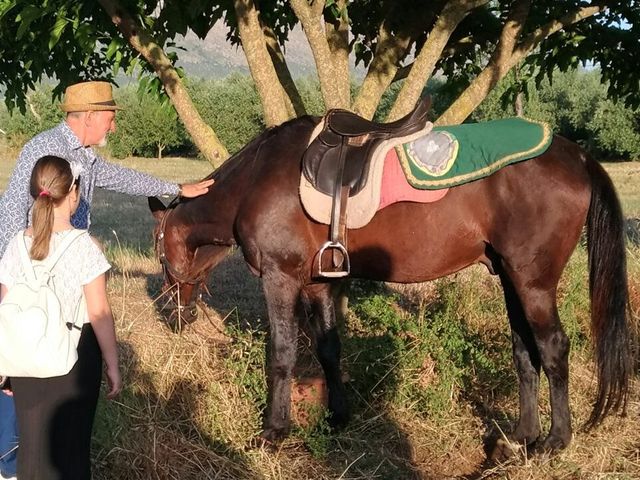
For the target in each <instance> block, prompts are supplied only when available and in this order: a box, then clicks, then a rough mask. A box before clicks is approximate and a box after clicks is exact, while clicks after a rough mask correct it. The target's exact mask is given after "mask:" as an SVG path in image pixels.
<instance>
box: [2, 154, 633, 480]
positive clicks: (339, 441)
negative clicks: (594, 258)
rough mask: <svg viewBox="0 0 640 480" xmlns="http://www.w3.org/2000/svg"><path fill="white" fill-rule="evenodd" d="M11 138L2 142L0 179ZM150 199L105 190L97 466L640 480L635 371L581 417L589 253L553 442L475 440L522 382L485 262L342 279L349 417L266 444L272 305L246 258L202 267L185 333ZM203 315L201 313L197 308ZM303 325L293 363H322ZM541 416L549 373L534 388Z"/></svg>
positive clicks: (508, 419)
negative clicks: (597, 408) (405, 281)
mask: <svg viewBox="0 0 640 480" xmlns="http://www.w3.org/2000/svg"><path fill="white" fill-rule="evenodd" d="M14 153H15V152H5V153H4V154H3V153H2V151H1V150H0V161H1V164H0V182H1V184H0V188H4V185H5V183H6V179H7V178H8V174H9V172H10V170H11V167H12V161H11V160H7V159H8V158H14V157H15V155H13V154H14ZM123 163H124V164H126V165H127V166H131V167H133V168H137V169H139V170H142V171H146V172H149V173H152V174H155V175H158V176H160V177H162V178H165V179H169V180H176V181H186V180H191V179H198V178H200V177H203V176H204V175H206V174H207V173H209V170H210V168H209V166H208V164H206V163H204V162H199V161H196V160H185V159H172V158H167V159H163V160H162V161H161V162H158V161H156V160H150V159H130V160H127V161H125V162H123ZM606 168H607V170H608V171H609V173H610V174H611V176H612V178H613V180H614V183H615V184H616V186H617V188H618V191H619V194H620V196H621V199H622V202H623V207H624V210H625V215H626V216H627V217H633V218H639V217H640V187H639V186H638V185H639V181H640V163H638V162H636V163H627V164H610V165H606ZM152 226H153V220H152V218H151V215H150V214H149V212H148V210H147V207H146V199H143V198H131V197H127V196H124V195H120V194H115V193H111V192H98V194H97V195H96V198H95V201H94V214H93V227H92V229H93V233H94V234H95V235H96V236H98V237H99V238H100V239H101V240H102V241H103V242H104V244H105V245H106V248H107V255H108V257H109V260H110V261H111V262H112V264H113V267H114V268H113V275H112V277H111V280H110V284H109V293H110V299H111V302H112V306H113V309H114V313H115V316H116V322H117V330H118V337H119V345H120V351H121V364H122V367H123V371H124V375H125V382H126V386H125V390H124V391H123V393H122V395H121V396H120V398H119V399H118V400H117V401H114V402H107V401H102V400H101V403H100V408H99V414H98V419H97V422H96V428H95V432H94V433H95V435H94V445H93V456H94V478H95V479H96V480H107V479H127V480H129V479H131V480H137V479H140V480H142V479H144V480H147V479H163V480H164V479H180V480H191V479H214V478H215V479H274V480H275V479H344V480H346V479H351V480H355V479H418V478H420V479H442V478H464V479H485V478H494V479H498V478H508V479H612V480H613V479H617V480H622V479H625V480H626V479H628V480H631V479H637V478H640V430H639V429H638V425H640V423H639V421H640V402H639V395H638V384H637V382H636V383H635V385H634V395H633V398H632V402H631V405H630V408H629V412H628V416H627V418H619V417H614V418H609V419H607V420H606V421H605V422H604V424H603V425H602V426H601V427H600V428H598V429H596V430H594V431H591V432H588V433H585V432H582V431H580V429H579V426H580V425H581V423H582V422H584V421H585V420H586V418H587V417H588V414H589V412H590V402H591V401H592V399H593V392H594V379H593V364H592V363H591V361H590V347H589V333H588V331H589V329H588V321H589V316H588V297H587V273H586V272H587V270H586V254H585V251H584V249H583V248H578V249H577V251H576V253H575V254H574V256H573V258H572V260H571V262H570V264H569V266H568V268H567V270H566V273H565V275H564V277H563V281H562V284H561V286H560V292H559V305H560V314H561V317H562V319H563V323H564V324H565V328H566V330H567V333H568V334H569V337H570V339H571V342H572V354H571V386H570V388H571V408H572V414H573V420H574V426H575V427H576V433H575V436H574V439H573V442H572V444H571V445H570V447H569V448H568V449H567V450H566V451H564V452H562V453H561V454H559V455H557V456H555V457H553V458H546V457H542V458H541V457H534V458H527V457H526V456H525V455H516V456H515V457H514V458H513V460H511V461H509V462H507V463H505V464H501V465H493V464H491V463H489V462H487V460H486V452H485V440H486V439H487V438H489V437H491V436H494V435H495V434H496V432H499V431H500V430H505V431H508V429H509V428H511V427H512V426H513V424H514V422H515V420H516V418H517V408H518V400H517V386H516V383H515V372H514V368H513V366H512V361H511V356H510V339H509V331H508V326H507V321H506V316H505V311H504V306H503V302H502V296H501V291H500V286H499V284H498V282H497V281H496V279H495V278H493V277H491V276H489V275H487V274H486V270H485V269H483V268H480V267H473V268H470V269H467V270H465V271H463V272H461V273H459V274H457V275H454V276H452V277H449V278H446V279H441V280H439V281H436V282H431V283H426V284H419V285H410V286H400V285H392V284H388V285H382V284H372V283H368V282H352V284H351V286H350V289H349V297H350V309H349V314H348V316H347V319H346V325H345V326H344V329H343V334H342V336H343V342H344V355H343V356H344V361H343V363H344V367H345V370H346V371H347V372H348V376H349V381H348V383H347V387H348V391H349V396H350V400H351V403H352V406H353V419H352V421H351V422H350V424H349V426H348V427H347V428H346V429H345V430H343V431H340V432H337V433H331V432H329V431H328V429H327V426H326V422H325V421H324V420H323V418H324V417H323V413H322V412H321V411H316V410H312V411H310V412H308V413H309V415H310V416H311V417H313V418H315V419H316V421H315V422H312V423H311V425H310V426H306V427H298V428H296V429H295V431H294V432H293V433H292V435H291V437H290V438H289V439H288V440H287V441H286V442H285V443H284V444H283V445H282V447H281V448H280V449H279V450H278V451H276V452H271V451H267V450H263V449H250V448H248V446H249V443H250V440H251V439H252V438H253V437H254V435H256V434H257V433H258V432H259V430H260V415H261V410H262V409H263V407H264V399H265V391H266V390H265V389H266V386H265V381H264V361H263V357H264V348H265V336H266V326H267V320H266V312H265V307H264V302H263V300H262V293H261V288H260V283H259V281H258V280H257V279H256V278H254V277H253V276H251V274H250V273H249V271H248V269H247V268H246V266H245V265H244V262H243V261H242V258H241V256H240V255H239V254H238V253H237V252H236V253H235V254H233V255H231V256H229V257H228V258H227V259H226V260H225V261H224V262H223V263H222V264H221V265H220V266H219V267H218V268H217V269H216V270H215V272H214V273H213V275H212V277H211V279H210V282H209V286H210V290H211V293H212V297H211V298H210V299H207V307H206V309H205V310H206V312H205V313H206V315H204V316H201V320H200V321H199V322H197V323H195V324H193V325H192V326H190V327H189V328H187V329H186V330H185V331H184V332H183V333H182V334H180V335H178V334H175V333H172V332H171V331H170V330H169V329H168V328H167V327H166V326H165V324H164V323H163V322H162V320H161V316H160V314H159V312H158V308H157V307H158V305H159V304H160V303H162V299H159V298H158V295H159V286H160V282H161V275H160V268H159V265H158V263H157V262H156V261H155V259H154V258H153V255H152V251H151V231H152ZM629 271H630V274H629V277H630V285H631V291H632V298H633V304H632V308H633V310H634V314H635V315H636V317H637V315H638V313H639V309H640V302H639V299H640V249H639V248H638V247H630V248H629ZM207 318H208V319H207ZM310 344H311V342H310V340H309V339H308V338H306V337H305V336H304V335H303V336H302V337H301V339H300V347H299V348H300V353H301V357H302V358H304V359H305V361H304V362H301V367H300V368H301V369H302V368H304V369H306V370H307V371H311V372H313V371H315V366H314V365H315V362H314V358H313V354H312V352H311V348H310ZM541 396H542V398H541V402H542V408H541V413H542V422H543V429H545V430H546V429H548V427H549V417H548V414H549V405H548V394H547V383H546V380H543V382H542V386H541Z"/></svg>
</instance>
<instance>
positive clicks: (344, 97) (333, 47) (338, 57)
mask: <svg viewBox="0 0 640 480" xmlns="http://www.w3.org/2000/svg"><path fill="white" fill-rule="evenodd" d="M337 5H338V9H339V10H340V12H341V15H340V17H339V18H337V19H336V20H335V22H333V23H326V22H325V32H326V35H327V43H328V45H329V50H330V51H331V59H332V60H333V78H334V82H335V83H336V95H337V96H338V103H339V104H340V105H342V108H347V109H350V108H351V78H350V75H349V21H348V16H347V2H346V0H338V1H337Z"/></svg>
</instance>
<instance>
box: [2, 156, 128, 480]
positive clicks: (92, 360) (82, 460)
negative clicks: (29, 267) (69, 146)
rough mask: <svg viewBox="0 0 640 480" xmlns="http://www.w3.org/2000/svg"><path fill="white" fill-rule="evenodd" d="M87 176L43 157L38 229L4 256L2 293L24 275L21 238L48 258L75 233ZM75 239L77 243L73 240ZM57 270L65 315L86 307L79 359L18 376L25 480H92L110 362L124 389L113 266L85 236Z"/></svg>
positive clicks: (111, 381)
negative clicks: (60, 371)
mask: <svg viewBox="0 0 640 480" xmlns="http://www.w3.org/2000/svg"><path fill="white" fill-rule="evenodd" d="M79 182H80V177H79V175H78V172H74V170H73V169H72V167H71V165H70V163H69V162H68V161H67V160H65V159H63V158H59V157H55V156H46V157H42V158H40V159H39V160H38V161H37V162H36V164H35V166H34V168H33V171H32V173H31V179H30V184H29V185H30V194H31V197H32V198H33V209H32V211H31V219H32V226H31V227H30V228H27V229H26V230H23V231H20V232H19V233H18V235H16V236H15V237H14V238H13V239H12V240H11V241H10V242H9V245H8V246H7V249H6V251H5V254H4V256H3V257H2V259H1V260H0V293H1V294H2V296H3V297H4V295H5V294H6V292H7V291H8V290H9V289H10V288H11V286H12V285H13V284H14V283H15V282H16V280H17V279H19V278H21V276H22V275H24V272H23V270H24V266H23V262H22V261H21V259H20V251H19V249H18V247H19V245H20V244H19V243H18V242H24V243H25V244H26V247H27V250H28V252H29V256H30V257H31V261H32V263H37V262H39V261H42V260H45V259H47V258H48V256H49V255H53V254H54V252H55V251H56V249H57V247H59V246H60V245H62V244H63V242H64V239H65V237H66V236H67V235H69V234H71V233H72V232H73V233H74V234H75V233H76V232H74V227H73V226H72V224H71V216H72V215H73V213H74V212H75V211H76V209H77V208H78V204H79V202H80V193H79ZM69 241H70V240H69ZM65 245H67V247H66V250H64V253H62V255H61V256H60V258H59V260H58V261H57V262H56V264H55V266H54V267H53V268H52V270H51V272H52V277H51V281H52V282H53V288H54V290H55V292H56V295H57V296H58V298H59V299H60V303H61V306H62V310H63V312H62V314H63V318H65V320H66V319H73V318H76V317H75V315H76V306H77V305H82V303H80V300H81V298H82V296H83V295H84V299H85V300H86V312H82V317H83V318H84V324H83V326H82V330H81V334H80V340H79V343H78V360H77V362H76V363H75V365H74V366H73V368H72V369H71V371H70V372H69V373H67V374H66V375H62V376H59V377H52V378H27V377H13V378H11V379H10V380H11V388H12V390H13V394H14V399H15V406H16V412H17V418H18V429H19V431H20V439H19V445H18V478H19V479H20V480H50V479H51V480H53V479H61V478H65V479H66V478H68V479H71V478H73V479H77V480H89V479H90V478H91V465H90V444H91V432H92V429H93V420H94V417H95V411H96V406H97V401H98V394H99V390H100V382H101V378H102V364H103V360H104V365H105V372H106V376H107V384H108V387H109V390H108V393H107V398H114V397H115V396H116V395H117V394H118V393H119V392H120V390H121V389H122V380H121V377H120V371H119V367H118V351H117V345H116V336H115V328H114V322H113V316H112V314H111V307H110V306H109V301H108V299H107V289H106V272H107V271H108V270H109V268H110V267H111V266H110V265H109V263H108V262H107V259H106V258H105V256H104V254H103V253H102V250H101V249H100V247H99V246H98V244H97V242H96V241H95V240H93V239H92V238H91V237H90V236H89V235H88V234H86V233H85V234H81V235H79V236H78V237H77V238H76V239H75V240H73V241H72V242H71V243H68V242H66V243H65Z"/></svg>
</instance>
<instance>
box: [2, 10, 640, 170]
mask: <svg viewBox="0 0 640 480" xmlns="http://www.w3.org/2000/svg"><path fill="white" fill-rule="evenodd" d="M217 22H224V24H225V25H226V27H227V32H228V34H227V39H228V41H229V42H232V43H234V44H237V45H240V46H241V47H242V49H243V51H244V53H245V55H246V58H247V62H248V65H249V69H250V72H251V75H252V77H253V80H254V83H255V86H256V90H257V92H258V95H259V98H260V101H261V103H262V110H263V115H264V120H265V124H266V125H267V126H269V125H277V124H279V123H282V122H284V121H286V120H288V119H290V118H293V117H295V116H299V115H302V114H304V113H306V110H305V105H304V102H303V101H302V97H301V94H300V92H299V91H298V89H297V88H296V85H295V83H294V82H293V80H292V78H291V74H290V73H289V70H288V68H287V62H286V53H285V50H284V48H283V47H284V44H285V42H286V40H287V38H288V36H289V33H290V32H291V30H292V29H293V28H294V27H296V26H300V27H302V29H303V30H304V33H305V35H306V38H307V40H308V42H309V45H310V47H311V50H312V52H313V57H314V60H315V64H316V69H317V73H318V80H319V84H320V88H321V91H322V97H323V100H324V104H325V107H326V108H338V107H339V108H347V109H351V110H354V111H356V112H358V113H359V114H361V115H363V116H365V117H369V118H370V117H372V116H373V115H374V113H375V112H376V109H377V108H378V106H379V104H380V101H381V99H382V96H383V94H384V93H385V92H386V91H387V90H388V89H389V88H390V87H391V86H392V85H394V84H396V83H398V82H400V84H399V85H400V86H399V87H398V88H399V94H398V96H397V98H396V100H395V103H394V105H393V106H392V108H391V110H390V112H389V116H388V119H389V120H392V119H395V118H398V117H399V116H401V115H403V114H405V113H406V112H408V111H409V110H410V109H411V108H412V107H413V105H415V103H416V101H417V99H418V97H419V96H420V95H421V93H422V91H423V89H424V87H425V85H426V83H427V81H428V80H429V79H430V78H431V77H432V76H433V75H434V73H436V72H440V73H441V74H442V75H443V76H444V78H445V79H446V87H447V89H448V91H449V92H450V94H451V98H453V99H454V100H453V101H452V102H451V104H450V105H449V108H447V109H446V110H445V111H444V113H443V114H442V115H441V116H440V118H438V119H437V122H438V123H441V124H455V123H460V122H462V121H464V120H465V119H466V118H467V117H469V115H470V114H471V113H472V112H473V111H474V109H475V108H476V107H477V106H478V105H479V104H480V103H481V102H482V100H483V99H484V98H485V97H486V96H487V95H488V94H489V92H491V90H492V89H493V88H494V87H495V86H496V85H497V84H498V82H499V81H500V79H502V78H504V77H505V76H506V75H507V73H508V72H510V71H512V70H515V71H516V73H517V78H518V81H517V82H514V84H513V87H512V92H507V94H511V95H515V94H516V93H517V92H518V91H522V90H523V89H525V86H526V84H527V82H528V81H529V80H530V79H531V78H535V79H537V80H539V81H540V80H542V79H543V78H545V77H550V75H551V72H553V71H554V69H558V68H559V69H561V70H563V71H564V70H567V69H569V68H572V67H575V66H577V65H579V64H585V65H589V64H597V65H598V66H599V67H600V69H601V72H602V76H603V79H604V80H606V81H607V83H608V86H609V87H608V88H609V92H608V93H609V95H610V96H611V97H612V98H617V99H624V101H626V102H627V103H628V104H629V105H634V106H637V105H639V104H640V84H639V76H638V75H637V72H636V68H635V65H634V63H633V62H631V61H629V59H632V58H637V57H638V55H639V54H640V2H638V1H637V0H593V1H586V0H537V1H535V2H533V1H531V0H507V1H498V0H434V1H432V2H415V1H413V0H359V1H351V0H311V1H310V0H288V1H287V0H270V1H267V0H221V1H209V0H180V1H176V0H164V1H158V0H155V1H152V0H99V1H98V2H94V1H86V0H39V1H34V0H31V1H29V0H0V85H1V86H3V87H4V88H5V89H6V91H5V100H6V102H7V105H8V106H9V107H19V108H21V109H24V108H25V107H26V92H27V91H28V90H29V89H32V88H33V87H34V85H35V83H37V82H38V81H39V80H41V79H43V78H45V77H49V78H55V79H57V80H58V81H59V84H58V86H57V87H56V90H55V93H57V94H58V95H59V94H60V93H61V92H62V91H63V89H64V88H65V87H66V85H68V84H70V83H74V82H76V81H78V80H79V79H88V78H106V79H113V78H114V77H115V76H116V75H117V74H118V73H119V72H125V73H127V74H133V73H134V72H135V73H138V74H142V75H143V77H144V78H145V80H144V81H145V82H146V83H145V84H144V85H145V87H146V89H147V90H150V91H157V92H165V93H166V94H167V95H168V96H169V98H170V99H171V102H172V104H173V106H174V107H175V109H176V111H177V113H178V116H179V117H180V119H181V120H182V122H183V123H184V125H185V128H186V130H187V131H188V132H189V134H190V135H191V137H192V138H193V140H194V143H195V144H196V146H197V147H198V148H199V149H200V150H201V151H202V152H203V154H204V155H205V156H206V157H207V158H208V159H209V160H210V161H211V162H212V163H213V164H214V165H216V166H217V165H219V164H220V163H221V161H223V160H224V158H225V157H226V155H227V151H226V149H225V148H224V146H223V145H222V144H221V143H220V142H219V140H218V138H217V136H216V134H215V133H214V131H213V129H212V128H211V127H210V126H209V125H207V124H206V123H205V122H204V121H203V120H202V118H201V117H200V115H199V113H198V110H197V108H196V107H194V104H193V102H192V101H191V99H190V96H189V92H188V90H187V89H186V88H185V87H184V85H183V82H182V72H181V71H180V70H179V69H176V68H175V62H176V60H177V58H178V56H179V54H180V51H179V48H178V47H179V44H178V43H179V41H180V38H181V35H185V34H186V33H188V32H193V33H195V34H196V35H197V36H198V37H199V38H204V37H206V35H207V33H208V32H209V31H210V29H211V28H212V27H213V25H215V24H216V23H217ZM350 58H352V59H353V58H355V59H356V61H358V62H360V63H361V64H362V65H364V66H365V67H366V76H365V78H364V80H363V81H362V84H361V85H359V88H358V89H357V90H356V93H355V95H353V94H352V90H351V86H352V78H351V73H350V70H349V59H350Z"/></svg>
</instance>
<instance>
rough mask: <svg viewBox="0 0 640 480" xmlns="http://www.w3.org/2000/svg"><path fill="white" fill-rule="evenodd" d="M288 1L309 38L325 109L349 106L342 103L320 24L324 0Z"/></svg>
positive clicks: (325, 38) (328, 49)
mask: <svg viewBox="0 0 640 480" xmlns="http://www.w3.org/2000/svg"><path fill="white" fill-rule="evenodd" d="M290 3H291V8H292V9H293V12H294V13H295V14H296V16H297V17H298V20H300V23H301V24H302V28H303V29H304V33H305V35H306V36H307V39H308V40H309V46H310V47H311V52H312V53H313V59H314V60H315V63H316V70H317V71H318V79H319V81H320V91H321V92H322V98H323V100H324V105H325V107H326V108H327V109H331V108H349V105H348V104H346V105H345V104H343V103H342V102H341V99H340V94H339V88H338V86H337V83H336V76H335V72H334V70H333V69H334V64H333V60H332V59H331V49H330V47H329V42H328V41H327V37H326V34H325V31H324V29H323V25H322V24H323V20H322V11H323V9H324V0H315V1H314V2H313V4H312V5H309V3H308V2H307V0H290Z"/></svg>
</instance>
